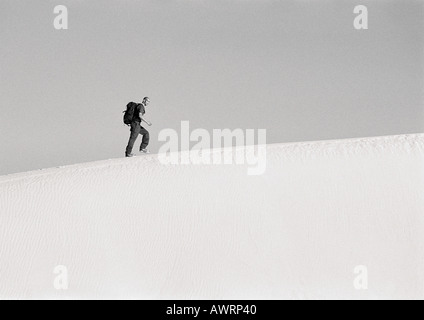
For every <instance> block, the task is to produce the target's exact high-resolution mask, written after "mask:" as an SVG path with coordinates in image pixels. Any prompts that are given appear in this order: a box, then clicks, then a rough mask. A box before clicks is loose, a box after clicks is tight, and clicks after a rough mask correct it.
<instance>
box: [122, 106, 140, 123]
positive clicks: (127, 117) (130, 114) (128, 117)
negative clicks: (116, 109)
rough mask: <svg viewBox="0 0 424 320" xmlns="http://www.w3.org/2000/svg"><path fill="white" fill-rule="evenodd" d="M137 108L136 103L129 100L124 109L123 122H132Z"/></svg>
mask: <svg viewBox="0 0 424 320" xmlns="http://www.w3.org/2000/svg"><path fill="white" fill-rule="evenodd" d="M136 108H137V103H135V102H130V103H128V104H127V110H125V111H124V123H125V124H126V125H130V124H131V123H132V122H133V118H134V113H135V109H136Z"/></svg>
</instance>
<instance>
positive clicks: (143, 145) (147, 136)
mask: <svg viewBox="0 0 424 320" xmlns="http://www.w3.org/2000/svg"><path fill="white" fill-rule="evenodd" d="M140 134H142V135H143V141H142V142H141V146H140V151H141V150H143V149H146V148H147V146H148V145H149V141H150V134H149V131H147V130H146V129H145V128H143V127H141V131H140Z"/></svg>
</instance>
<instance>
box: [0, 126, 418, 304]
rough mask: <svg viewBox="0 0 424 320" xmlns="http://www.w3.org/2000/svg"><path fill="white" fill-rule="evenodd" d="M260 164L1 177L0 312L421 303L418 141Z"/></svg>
mask: <svg viewBox="0 0 424 320" xmlns="http://www.w3.org/2000/svg"><path fill="white" fill-rule="evenodd" d="M267 159H268V163H267V171H266V173H265V174H264V175H262V176H248V175H247V173H246V172H247V166H236V165H222V166H212V165H210V166H199V165H180V166H165V165H163V164H161V163H160V162H159V161H158V159H157V156H155V155H149V156H144V157H138V158H132V159H118V160H108V161H103V162H97V163H90V164H81V165H75V166H69V167H64V168H58V169H49V170H44V171H37V172H31V173H24V174H17V175H10V176H4V177H0V299H16V298H18V299H24V298H29V299H33V298H47V299H57V298H70V299H73V298H83V299H85V298H100V299H102V298H141V299H144V298H148V299H186V298H187V299H282V298H289V299H320V298H323V299H332V298H338V299H384V298H387V299H395V298H400V299H407V298H412V299H423V298H424V134H416V135H401V136H392V137H377V138H363V139H350V140H340V141H323V142H305V143H294V144H277V145H269V146H268V147H267ZM57 265H65V266H66V267H67V268H68V272H69V274H68V278H69V289H68V290H66V291H60V290H56V289H55V287H54V285H53V284H54V280H55V277H56V275H55V274H54V273H53V269H54V268H55V267H56V266H57ZM358 265H365V266H366V267H367V268H368V278H369V279H368V281H369V284H368V286H369V287H368V290H362V291H358V290H356V289H355V287H354V285H353V283H354V280H355V277H356V275H355V274H354V272H353V271H354V268H355V267H356V266H358Z"/></svg>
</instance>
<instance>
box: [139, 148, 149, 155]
mask: <svg viewBox="0 0 424 320" xmlns="http://www.w3.org/2000/svg"><path fill="white" fill-rule="evenodd" d="M140 152H141V153H146V154H147V153H150V151H149V150H147V149H141V150H140Z"/></svg>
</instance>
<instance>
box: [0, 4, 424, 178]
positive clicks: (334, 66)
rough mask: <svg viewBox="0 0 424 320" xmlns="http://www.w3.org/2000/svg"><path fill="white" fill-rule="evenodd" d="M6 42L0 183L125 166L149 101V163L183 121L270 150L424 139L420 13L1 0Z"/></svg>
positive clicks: (1, 68)
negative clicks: (125, 117) (247, 134)
mask: <svg viewBox="0 0 424 320" xmlns="http://www.w3.org/2000/svg"><path fill="white" fill-rule="evenodd" d="M59 4H63V5H66V6H67V7H68V9H69V30H63V31H58V30H55V29H54V28H53V19H54V17H55V16H54V14H53V8H54V7H55V6H56V5H59ZM360 4H363V5H367V6H368V9H369V14H370V17H369V19H370V20H369V23H370V25H369V27H370V29H369V30H366V31H357V30H355V29H354V28H353V20H354V17H355V15H354V14H353V8H354V7H355V6H356V5H360ZM0 43H1V51H0V97H1V99H0V108H1V118H0V128H1V129H0V133H1V135H0V148H1V153H0V174H8V173H14V172H21V171H28V170H33V169H39V168H47V167H52V166H58V165H64V164H72V163H78V162H85V161H92V160H100V159H107V158H116V157H123V156H124V151H125V146H126V143H127V141H128V137H129V131H128V129H127V128H126V127H125V126H124V125H123V124H122V110H124V109H125V105H126V104H127V102H129V101H132V100H135V101H141V99H142V98H143V97H144V96H146V95H148V96H150V98H151V100H152V103H151V105H150V106H149V108H148V110H147V114H146V117H147V118H148V119H149V120H151V121H152V122H153V124H154V126H153V127H151V128H150V132H151V135H152V139H151V146H150V149H151V151H153V152H156V151H158V149H159V147H160V143H159V142H158V141H157V135H158V133H159V131H160V130H161V129H164V128H174V129H176V130H179V128H180V122H181V121H182V120H189V121H190V125H191V129H196V128H205V129H207V130H212V129H214V128H216V129H219V128H222V129H224V128H230V129H235V128H243V129H255V128H265V129H267V130H268V132H267V141H268V143H278V142H291V141H304V140H321V139H338V138H349V137H359V136H361V137H364V136H374V135H389V134H401V133H417V132H424V1H423V0H396V1H393V0H384V1H383V0H373V1H366V0H361V1H359V0H356V1H351V0H331V1H329V0H322V1H318V0H315V1H312V0H297V1H271V0H269V1H267V0H257V1H253V0H250V1H249V0H199V1H195V0H179V1H178V0H161V1H159V0H155V1H147V0H146V1H144V0H138V1H136V0H119V1H118V0H90V1H83V0H60V1H52V0H49V1H46V0H1V2H0ZM139 142H140V141H139V140H138V141H137V145H136V148H138V144H139Z"/></svg>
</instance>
